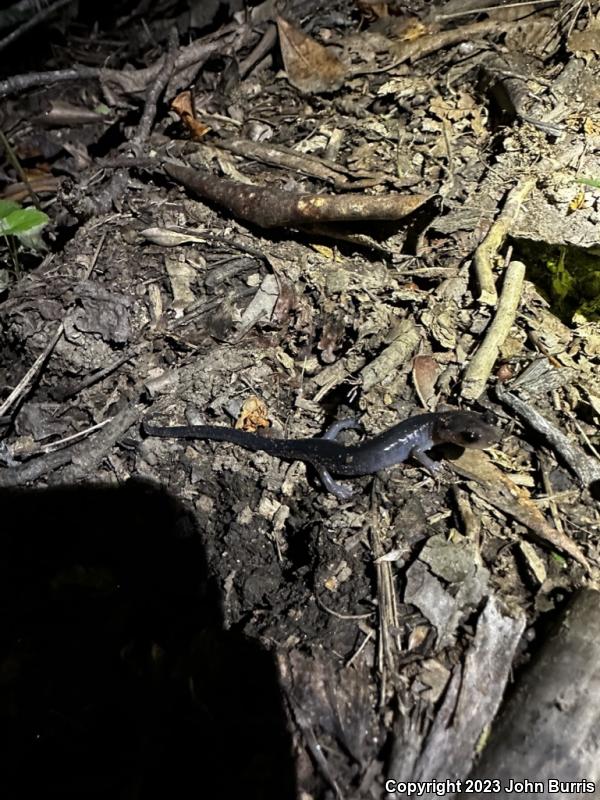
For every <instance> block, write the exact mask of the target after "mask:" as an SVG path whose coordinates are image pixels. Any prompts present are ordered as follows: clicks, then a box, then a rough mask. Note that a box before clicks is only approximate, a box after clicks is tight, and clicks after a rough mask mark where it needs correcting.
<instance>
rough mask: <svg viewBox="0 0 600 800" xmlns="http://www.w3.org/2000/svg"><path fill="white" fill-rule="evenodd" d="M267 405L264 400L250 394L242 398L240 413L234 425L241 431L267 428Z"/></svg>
mask: <svg viewBox="0 0 600 800" xmlns="http://www.w3.org/2000/svg"><path fill="white" fill-rule="evenodd" d="M267 414H268V411H267V405H266V403H265V401H264V400H261V399H260V397H257V396H256V395H255V394H251V395H250V396H249V397H247V398H246V399H245V400H244V404H243V405H242V409H241V411H240V415H239V417H238V418H237V420H236V423H235V427H236V428H238V429H239V430H242V431H256V430H257V429H258V428H268V427H269V424H270V423H269V420H268V418H267Z"/></svg>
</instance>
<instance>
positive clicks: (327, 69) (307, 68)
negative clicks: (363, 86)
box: [277, 17, 346, 93]
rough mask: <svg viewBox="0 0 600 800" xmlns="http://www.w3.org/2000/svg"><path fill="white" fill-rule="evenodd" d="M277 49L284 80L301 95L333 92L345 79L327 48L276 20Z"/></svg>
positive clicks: (336, 60) (335, 58)
mask: <svg viewBox="0 0 600 800" xmlns="http://www.w3.org/2000/svg"><path fill="white" fill-rule="evenodd" d="M277 28H278V30H279V46H280V48H281V55H282V58H283V63H284V65H285V70H286V72H287V76H288V80H289V82H290V83H291V84H292V86H295V87H296V89H299V90H300V91H301V92H307V93H313V92H315V93H319V92H333V91H335V90H336V89H339V88H340V86H341V85H342V84H343V83H344V80H345V78H346V67H345V66H344V64H342V62H341V61H340V60H339V58H338V57H337V56H336V55H335V54H334V53H333V52H332V51H331V50H330V49H329V48H327V47H323V45H321V44H319V43H318V42H316V41H315V40H314V39H312V38H311V37H310V36H307V35H306V34H305V33H304V32H303V31H302V30H300V28H297V27H296V26H295V25H292V23H291V22H288V21H287V20H285V19H284V18H283V17H277Z"/></svg>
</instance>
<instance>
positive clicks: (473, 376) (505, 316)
mask: <svg viewBox="0 0 600 800" xmlns="http://www.w3.org/2000/svg"><path fill="white" fill-rule="evenodd" d="M524 278H525V264H523V263H522V262H521V261H511V263H510V264H509V265H508V267H507V269H506V274H505V278H504V284H503V287H502V295H501V297H500V302H499V303H498V308H497V310H496V316H495V317H494V319H493V321H492V324H491V325H490V327H489V328H488V331H487V333H486V335H485V339H484V340H483V342H482V344H481V346H480V348H479V350H478V351H477V352H476V353H475V355H474V356H473V358H472V359H471V363H470V364H469V366H468V367H467V369H466V371H465V375H464V378H463V382H462V390H461V396H462V397H464V398H465V399H466V400H475V398H477V397H479V395H480V394H481V393H482V392H483V390H484V389H485V385H486V383H487V381H488V378H489V377H490V374H491V372H492V369H493V367H494V364H495V362H496V358H497V357H498V352H499V351H500V347H501V345H502V343H503V342H504V340H505V339H506V337H507V336H508V333H509V331H510V329H511V327H512V325H513V323H514V321H515V316H516V313H517V308H518V307H519V301H520V300H521V291H522V289H523V280H524Z"/></svg>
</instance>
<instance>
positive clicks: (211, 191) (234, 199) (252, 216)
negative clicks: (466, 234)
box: [165, 164, 429, 228]
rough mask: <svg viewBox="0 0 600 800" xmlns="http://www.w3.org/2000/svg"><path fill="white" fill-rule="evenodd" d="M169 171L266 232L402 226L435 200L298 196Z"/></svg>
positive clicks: (173, 168) (184, 170)
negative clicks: (326, 225)
mask: <svg viewBox="0 0 600 800" xmlns="http://www.w3.org/2000/svg"><path fill="white" fill-rule="evenodd" d="M165 171H166V172H167V173H168V174H169V175H170V176H171V177H172V178H174V179H175V180H176V181H178V182H179V183H182V184H183V185H184V186H185V187H186V188H187V189H191V190H192V191H193V192H195V193H196V194H197V195H199V196H200V197H202V198H204V199H206V200H210V201H211V202H213V203H216V204H217V205H219V206H221V208H225V209H227V210H228V211H230V212H231V213H232V214H234V216H236V217H237V218H238V219H243V220H245V221H246V222H251V223H252V224H254V225H258V226H259V227H261V228H286V227H297V226H299V225H302V226H306V225H310V224H312V223H323V222H364V221H367V220H398V219H402V218H403V217H406V216H408V214H410V213H412V212H413V211H415V209H417V208H419V206H421V205H423V203H425V202H426V201H427V200H428V199H429V197H428V195H424V194H415V195H384V196H381V195H377V196H370V195H369V196H365V195H346V194H344V195H334V194H294V193H293V192H284V191H282V190H281V189H274V188H271V187H269V188H267V187H261V186H248V185H247V184H245V183H241V182H239V181H231V180H227V179H225V178H217V177H216V176H215V175H211V174H209V173H202V172H199V171H198V170H195V169H191V168H190V167H183V166H180V165H179V164H165Z"/></svg>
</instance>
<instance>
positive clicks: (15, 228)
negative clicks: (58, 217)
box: [0, 207, 49, 236]
mask: <svg viewBox="0 0 600 800" xmlns="http://www.w3.org/2000/svg"><path fill="white" fill-rule="evenodd" d="M48 221H49V217H48V215H47V214H44V212H43V211H38V210H37V208H18V207H17V208H16V209H15V210H13V211H11V212H10V214H8V215H7V216H6V217H4V218H3V219H1V218H0V233H3V234H4V235H5V236H19V235H20V234H22V233H29V232H31V231H33V230H34V229H35V228H40V229H41V228H42V227H43V226H44V225H46V224H47V223H48Z"/></svg>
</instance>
